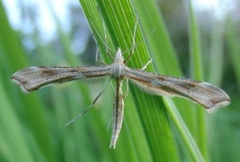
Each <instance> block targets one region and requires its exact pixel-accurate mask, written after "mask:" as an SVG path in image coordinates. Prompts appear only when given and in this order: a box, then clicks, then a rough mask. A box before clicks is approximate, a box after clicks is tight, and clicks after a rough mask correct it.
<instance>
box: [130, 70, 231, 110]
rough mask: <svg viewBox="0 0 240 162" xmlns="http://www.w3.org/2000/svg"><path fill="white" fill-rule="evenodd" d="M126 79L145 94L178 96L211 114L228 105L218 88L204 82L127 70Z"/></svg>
mask: <svg viewBox="0 0 240 162" xmlns="http://www.w3.org/2000/svg"><path fill="white" fill-rule="evenodd" d="M126 77H127V78H129V79H130V81H132V82H133V83H135V84H137V85H138V86H139V87H140V88H142V89H143V90H145V91H146V92H149V93H152V94H156V95H161V96H164V95H166V96H170V97H174V96H178V97H185V98H187V99H190V100H192V101H194V102H197V103H198V104H200V105H202V106H203V107H205V108H206V110H207V111H208V112H213V111H215V110H217V109H218V108H220V107H223V106H226V105H228V104H229V103H230V99H229V97H228V95H227V94H226V93H225V92H224V91H223V90H222V89H220V88H218V87H215V86H212V85H210V84H209V83H206V82H200V81H192V80H188V79H183V78H177V77H170V76H163V75H158V74H153V73H149V72H145V71H142V70H135V69H130V68H128V70H127V72H126Z"/></svg>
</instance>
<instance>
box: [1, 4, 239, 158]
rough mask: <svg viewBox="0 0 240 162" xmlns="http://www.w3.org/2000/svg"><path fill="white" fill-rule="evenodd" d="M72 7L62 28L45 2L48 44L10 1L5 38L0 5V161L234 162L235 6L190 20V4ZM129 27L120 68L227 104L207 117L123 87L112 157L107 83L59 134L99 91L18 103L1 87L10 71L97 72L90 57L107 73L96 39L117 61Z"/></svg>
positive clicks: (49, 94)
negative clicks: (183, 84)
mask: <svg viewBox="0 0 240 162" xmlns="http://www.w3.org/2000/svg"><path fill="white" fill-rule="evenodd" d="M79 2H80V3H74V4H72V5H69V6H67V7H66V8H67V9H68V13H69V14H68V17H67V18H66V20H67V23H65V24H64V23H62V22H61V21H60V19H59V15H58V14H59V12H57V11H56V10H55V9H56V8H57V7H56V6H58V5H59V4H58V3H59V2H57V1H56V2H54V3H51V2H50V1H46V4H47V5H46V6H47V7H46V9H47V10H48V12H50V13H51V18H52V22H51V23H52V24H53V26H54V29H55V30H54V32H53V33H54V34H53V36H52V37H51V36H49V35H48V33H47V32H43V31H45V30H46V31H47V30H48V29H52V28H51V26H48V25H49V24H44V21H43V22H40V21H39V20H40V17H41V14H40V11H39V8H38V6H37V5H36V4H35V3H34V2H31V3H29V2H27V1H26V2H25V1H18V2H17V4H18V8H19V10H18V12H16V11H11V10H10V11H9V12H10V13H11V12H13V13H16V14H17V15H15V16H17V17H19V18H20V22H21V23H22V24H21V27H20V28H14V26H13V25H10V15H9V14H7V7H6V6H5V5H3V4H4V3H3V2H2V1H0V101H1V104H0V105H1V106H0V109H1V113H0V161H14V162H15V161H22V162H23V161H24V162H28V161H29V162H32V161H41V162H42V161H49V162H55V161H71V162H74V161H104V162H105V161H164V162H166V161H218V162H220V161H229V162H230V161H231V162H235V161H239V159H240V154H239V150H240V141H239V130H240V129H239V127H240V125H239V123H240V121H239V120H240V112H239V104H240V103H239V87H240V85H239V83H240V67H239V65H240V64H239V61H240V53H239V51H240V46H239V43H240V37H239V27H238V26H239V21H240V18H239V15H240V14H239V10H238V9H239V6H240V4H239V2H234V5H231V6H229V8H228V10H227V11H226V10H220V8H219V12H218V13H217V14H216V15H215V12H213V11H214V10H213V9H212V10H206V11H205V12H203V11H201V12H199V11H198V10H197V9H196V8H197V6H194V5H192V3H191V2H190V1H171V3H169V2H168V1H163V0H162V1H153V0H149V1H148V2H146V1H142V0H132V1H129V0H127V1H123V2H122V1H121V0H114V1H113V0H80V1H79ZM193 2H194V1H193ZM232 3H233V2H232ZM80 6H81V7H80ZM223 6H224V4H220V5H219V7H223ZM230 7H231V8H230ZM60 13H61V12H60ZM136 15H138V16H136ZM137 17H138V22H139V25H138V26H137V32H136V43H137V45H136V48H135V53H134V56H133V57H132V58H131V60H130V62H129V64H128V66H129V67H134V68H140V67H142V66H143V65H145V64H146V62H148V61H149V59H150V58H153V63H152V64H151V65H149V66H148V68H147V69H146V70H147V71H151V72H156V73H160V74H167V75H172V76H182V77H185V78H192V79H196V80H204V81H207V82H210V83H211V84H213V85H216V86H219V87H222V89H224V90H225V91H226V92H227V93H228V94H229V96H230V98H231V104H230V105H229V106H227V107H226V108H223V109H220V110H218V111H217V112H215V113H213V114H208V113H206V112H205V110H204V109H203V108H202V107H200V106H198V105H196V104H193V103H192V102H191V101H186V100H185V99H175V98H174V99H169V98H165V97H163V98H162V97H160V96H152V95H149V94H147V93H145V92H142V91H141V90H139V89H137V88H136V87H134V86H132V85H130V90H129V94H128V97H127V98H126V99H125V105H126V106H125V118H124V122H123V128H122V131H121V133H120V137H119V140H118V143H117V146H116V149H115V150H113V149H109V148H108V146H109V142H110V137H111V129H107V128H108V124H109V123H110V121H111V113H112V101H113V93H114V82H113V83H112V84H111V86H109V87H108V88H107V90H106V92H104V94H103V95H102V97H101V98H100V99H99V100H98V102H97V104H96V108H97V109H95V108H94V109H91V110H90V111H89V112H88V113H87V114H85V115H84V116H83V117H81V118H80V119H79V120H78V121H76V122H75V123H73V124H72V125H70V126H68V127H65V126H64V125H65V124H66V123H67V122H68V121H69V120H71V119H72V118H73V117H75V116H76V115H78V114H79V113H80V112H81V111H83V110H84V108H86V107H88V106H89V105H90V104H91V102H92V101H93V100H94V98H95V97H96V96H97V95H98V93H99V92H100V91H101V88H102V87H103V85H104V83H105V82H106V81H105V82H104V80H103V81H93V82H90V83H89V84H88V83H86V82H81V81H75V82H71V83H67V84H63V85H58V86H52V87H48V88H44V89H41V90H39V91H37V92H32V93H30V94H28V95H26V94H23V93H22V92H21V91H20V90H19V88H18V87H17V86H16V85H14V84H13V83H12V82H11V81H10V78H11V76H12V74H13V73H14V72H15V71H17V70H18V69H21V68H24V67H28V66H37V65H44V66H50V65H69V66H76V65H80V66H86V65H98V64H97V63H96V62H95V55H96V49H97V47H98V48H99V50H100V53H101V58H102V59H103V60H104V62H106V63H111V59H109V57H108V56H107V55H106V51H105V50H106V44H104V43H103V41H102V40H103V39H104V33H107V37H108V38H107V40H108V46H109V47H110V48H111V49H116V48H117V47H121V49H122V51H127V49H129V48H131V47H132V38H133V33H134V32H133V31H134V25H135V24H136V22H137V20H136V18H137ZM88 24H89V26H90V28H89V26H88ZM103 24H105V25H103ZM104 26H106V30H105V31H104ZM43 28H44V30H43ZM66 29H67V30H66ZM91 32H92V34H93V35H92V34H91ZM93 36H94V37H95V39H96V40H97V44H98V45H97V46H96V44H95V41H94V39H93ZM111 52H112V55H113V56H114V52H113V51H111ZM128 54H129V53H128V52H126V54H125V55H126V56H127V55H128ZM125 55H124V56H125ZM126 56H125V57H126ZM87 82H88V81H87Z"/></svg>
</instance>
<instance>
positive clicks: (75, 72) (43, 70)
mask: <svg viewBox="0 0 240 162" xmlns="http://www.w3.org/2000/svg"><path fill="white" fill-rule="evenodd" d="M108 73H109V66H100V67H61V66H60V67H56V66H32V67H28V68H25V69H21V70H19V71H17V72H16V73H14V74H13V76H12V77H11V79H12V81H13V82H15V83H17V84H18V85H19V86H20V88H21V89H22V91H24V92H26V93H28V92H31V91H34V90H38V89H39V88H42V87H44V86H46V85H49V84H53V83H64V82H68V81H72V80H78V79H85V78H94V77H101V76H106V75H108Z"/></svg>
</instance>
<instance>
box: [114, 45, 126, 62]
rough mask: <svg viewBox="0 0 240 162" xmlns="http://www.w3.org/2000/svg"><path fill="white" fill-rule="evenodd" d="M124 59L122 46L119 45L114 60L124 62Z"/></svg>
mask: <svg viewBox="0 0 240 162" xmlns="http://www.w3.org/2000/svg"><path fill="white" fill-rule="evenodd" d="M123 61H124V58H123V56H122V51H121V48H119V47H118V49H117V52H116V56H115V59H114V62H115V63H116V62H123Z"/></svg>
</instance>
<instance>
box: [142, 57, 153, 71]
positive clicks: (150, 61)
mask: <svg viewBox="0 0 240 162" xmlns="http://www.w3.org/2000/svg"><path fill="white" fill-rule="evenodd" d="M150 63H152V58H151V59H150V60H149V61H148V62H147V63H146V64H145V65H144V66H143V67H142V68H141V70H144V69H146V68H147V66H148V65H149V64H150Z"/></svg>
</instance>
